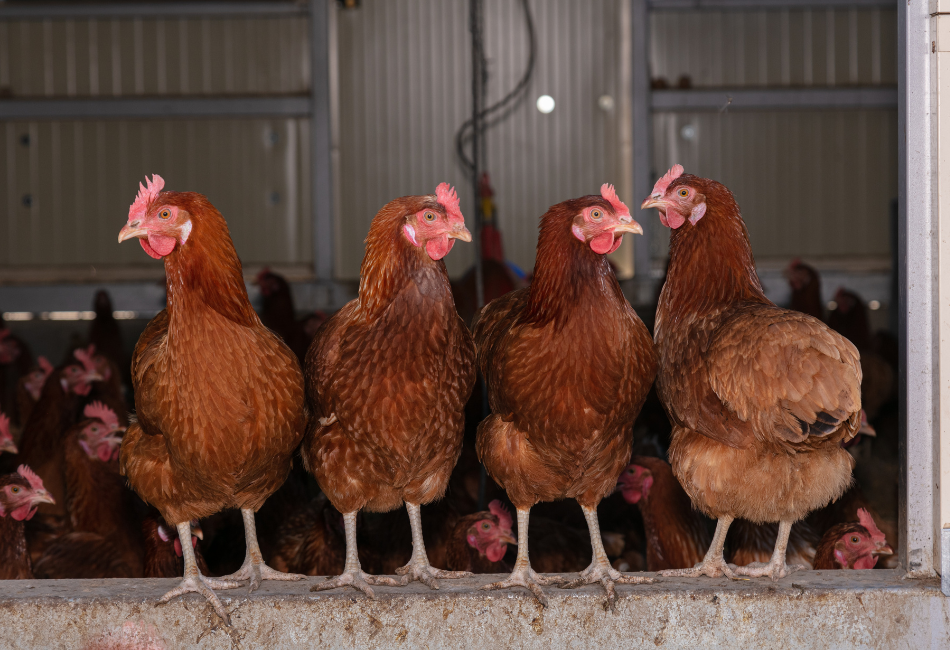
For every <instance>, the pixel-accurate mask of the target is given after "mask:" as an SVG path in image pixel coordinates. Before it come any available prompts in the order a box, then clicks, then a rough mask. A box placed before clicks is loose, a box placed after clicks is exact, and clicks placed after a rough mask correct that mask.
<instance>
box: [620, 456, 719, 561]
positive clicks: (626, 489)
mask: <svg viewBox="0 0 950 650" xmlns="http://www.w3.org/2000/svg"><path fill="white" fill-rule="evenodd" d="M618 487H619V488H620V491H621V493H622V494H623V497H624V499H625V500H626V501H627V502H628V503H632V504H636V505H637V507H639V509H640V514H641V515H643V528H644V532H645V533H646V542H647V557H646V560H647V570H648V571H664V570H667V569H688V568H690V567H692V566H694V565H695V564H697V563H698V562H699V561H700V560H702V559H703V554H704V553H705V552H706V549H707V548H708V547H709V541H710V540H711V539H712V536H711V535H710V534H709V528H708V527H707V521H708V520H707V519H706V518H705V517H704V516H703V515H702V514H701V513H700V512H699V511H697V510H696V509H695V508H693V505H692V503H691V502H690V500H689V496H688V495H687V494H686V492H684V491H683V488H682V487H681V486H680V484H679V483H677V481H676V478H675V477H674V476H673V469H672V468H671V467H670V464H669V463H667V462H666V461H665V460H662V459H660V458H651V457H649V456H634V457H633V460H632V461H631V464H630V465H629V466H627V469H626V471H624V473H623V474H621V475H620V479H619V480H618Z"/></svg>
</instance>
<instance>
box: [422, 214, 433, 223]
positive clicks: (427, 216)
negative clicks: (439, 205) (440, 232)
mask: <svg viewBox="0 0 950 650" xmlns="http://www.w3.org/2000/svg"><path fill="white" fill-rule="evenodd" d="M422 218H423V219H425V220H426V221H428V222H429V223H432V222H433V221H435V212H426V213H425V214H424V215H422Z"/></svg>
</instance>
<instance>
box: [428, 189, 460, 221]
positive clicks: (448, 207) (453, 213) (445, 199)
mask: <svg viewBox="0 0 950 650" xmlns="http://www.w3.org/2000/svg"><path fill="white" fill-rule="evenodd" d="M435 198H436V200H438V202H439V203H441V204H442V207H443V208H445V211H446V212H448V213H449V221H453V220H458V221H462V222H464V221H465V217H463V216H462V210H461V209H460V208H459V197H458V194H456V193H455V188H454V187H452V186H451V185H449V184H448V183H439V186H438V187H437V188H435Z"/></svg>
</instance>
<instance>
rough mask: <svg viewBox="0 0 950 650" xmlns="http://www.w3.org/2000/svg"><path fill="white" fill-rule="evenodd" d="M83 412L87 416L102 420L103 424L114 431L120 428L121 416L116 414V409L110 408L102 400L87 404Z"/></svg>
mask: <svg viewBox="0 0 950 650" xmlns="http://www.w3.org/2000/svg"><path fill="white" fill-rule="evenodd" d="M82 414H83V415H85V416H86V417H87V418H95V419H97V420H102V422H103V424H105V425H106V426H107V427H109V428H110V429H112V430H113V431H114V430H116V429H118V428H119V417H118V416H117V415H116V414H115V411H113V410H112V409H110V408H109V407H108V406H106V405H105V404H103V403H102V402H98V401H97V402H92V403H91V404H87V405H86V408H84V409H83V411H82Z"/></svg>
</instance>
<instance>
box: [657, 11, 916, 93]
mask: <svg viewBox="0 0 950 650" xmlns="http://www.w3.org/2000/svg"><path fill="white" fill-rule="evenodd" d="M650 49H651V57H650V59H651V76H652V77H653V79H654V82H655V83H656V82H657V81H658V80H661V79H662V80H663V82H665V83H666V84H667V85H669V86H673V87H675V86H677V85H678V83H679V82H680V79H681V78H683V77H685V78H686V80H687V81H688V84H689V85H690V86H691V87H693V88H699V87H726V86H729V87H736V86H822V85H827V86H841V85H845V86H855V85H861V86H870V85H893V84H896V83H897V12H896V9H841V8H839V9H772V10H762V11H735V10H726V11H655V12H652V13H651V14H650Z"/></svg>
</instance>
